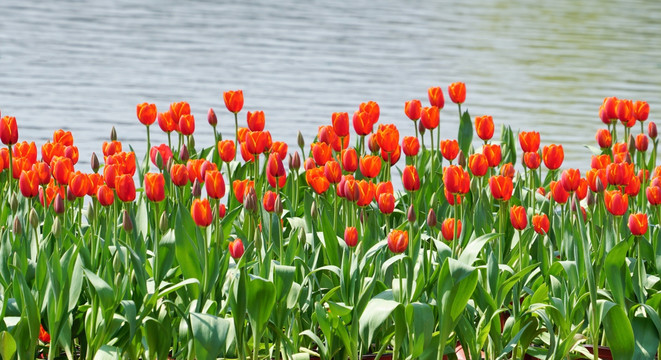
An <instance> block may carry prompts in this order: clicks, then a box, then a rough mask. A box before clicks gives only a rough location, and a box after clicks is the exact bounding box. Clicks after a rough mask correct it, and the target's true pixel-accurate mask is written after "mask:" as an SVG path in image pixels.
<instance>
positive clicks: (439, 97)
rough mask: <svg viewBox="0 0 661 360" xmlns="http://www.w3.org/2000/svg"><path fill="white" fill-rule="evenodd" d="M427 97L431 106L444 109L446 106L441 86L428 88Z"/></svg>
mask: <svg viewBox="0 0 661 360" xmlns="http://www.w3.org/2000/svg"><path fill="white" fill-rule="evenodd" d="M427 97H428V98H429V103H430V104H431V106H436V107H437V108H439V109H443V106H445V99H444V98H443V90H441V88H440V87H430V88H429V89H427Z"/></svg>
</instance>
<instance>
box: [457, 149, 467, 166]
mask: <svg viewBox="0 0 661 360" xmlns="http://www.w3.org/2000/svg"><path fill="white" fill-rule="evenodd" d="M457 164H458V165H459V166H461V167H466V156H465V155H464V152H463V151H462V150H459V155H458V156H457Z"/></svg>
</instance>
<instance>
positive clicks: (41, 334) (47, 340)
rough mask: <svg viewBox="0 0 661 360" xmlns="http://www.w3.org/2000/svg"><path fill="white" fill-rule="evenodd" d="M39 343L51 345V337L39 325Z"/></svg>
mask: <svg viewBox="0 0 661 360" xmlns="http://www.w3.org/2000/svg"><path fill="white" fill-rule="evenodd" d="M39 341H41V342H43V343H47V344H48V343H50V335H49V334H48V333H47V332H46V330H44V327H43V326H42V325H41V324H39Z"/></svg>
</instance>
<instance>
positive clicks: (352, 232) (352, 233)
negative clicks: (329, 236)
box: [344, 226, 358, 248]
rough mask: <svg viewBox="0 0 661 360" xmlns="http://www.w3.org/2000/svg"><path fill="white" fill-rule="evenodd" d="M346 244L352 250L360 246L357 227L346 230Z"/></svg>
mask: <svg viewBox="0 0 661 360" xmlns="http://www.w3.org/2000/svg"><path fill="white" fill-rule="evenodd" d="M344 242H345V243H346V244H347V246H348V247H350V248H353V247H356V245H358V230H356V228H355V227H353V226H350V227H347V228H346V229H344Z"/></svg>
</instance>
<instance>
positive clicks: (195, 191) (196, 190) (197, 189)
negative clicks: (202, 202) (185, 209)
mask: <svg viewBox="0 0 661 360" xmlns="http://www.w3.org/2000/svg"><path fill="white" fill-rule="evenodd" d="M191 195H193V197H196V198H199V197H200V195H202V186H200V180H198V179H197V178H195V181H194V182H193V187H192V188H191Z"/></svg>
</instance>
